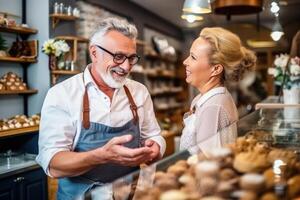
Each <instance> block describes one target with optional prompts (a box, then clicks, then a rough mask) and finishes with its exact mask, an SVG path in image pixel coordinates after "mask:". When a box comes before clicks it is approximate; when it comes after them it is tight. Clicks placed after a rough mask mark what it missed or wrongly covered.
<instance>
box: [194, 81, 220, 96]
mask: <svg viewBox="0 0 300 200" xmlns="http://www.w3.org/2000/svg"><path fill="white" fill-rule="evenodd" d="M221 86H223V84H222V83H221V82H220V80H219V79H212V80H210V81H208V82H207V83H206V84H204V85H203V86H199V87H197V89H198V91H199V92H200V94H201V95H203V94H205V93H206V92H208V91H209V90H211V89H213V88H217V87H221Z"/></svg>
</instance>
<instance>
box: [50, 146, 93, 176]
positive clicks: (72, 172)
mask: <svg viewBox="0 0 300 200" xmlns="http://www.w3.org/2000/svg"><path fill="white" fill-rule="evenodd" d="M93 157H94V156H93V154H92V153H91V151H88V152H70V151H61V152H58V153H56V154H55V155H54V156H53V158H52V159H51V161H50V164H49V172H50V174H51V176H53V177H55V178H61V177H70V176H78V175H81V174H83V173H85V172H87V171H89V170H90V169H92V168H93V167H95V165H96V162H95V161H94V158H93Z"/></svg>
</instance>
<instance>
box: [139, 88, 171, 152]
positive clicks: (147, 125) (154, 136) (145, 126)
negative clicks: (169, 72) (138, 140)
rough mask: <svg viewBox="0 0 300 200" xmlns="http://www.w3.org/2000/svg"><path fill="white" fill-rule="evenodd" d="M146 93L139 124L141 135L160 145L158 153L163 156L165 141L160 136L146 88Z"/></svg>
mask: <svg viewBox="0 0 300 200" xmlns="http://www.w3.org/2000/svg"><path fill="white" fill-rule="evenodd" d="M145 89H146V88H145ZM146 94H147V96H146V99H145V102H144V105H143V108H144V120H143V122H142V125H141V136H142V138H144V139H151V140H153V141H155V142H156V143H157V144H158V145H159V146H160V154H161V156H163V154H164V153H165V151H166V141H165V139H164V138H163V137H162V136H161V129H160V127H159V125H158V122H157V120H156V117H155V113H154V109H153V103H152V100H151V97H150V94H149V92H148V90H147V89H146Z"/></svg>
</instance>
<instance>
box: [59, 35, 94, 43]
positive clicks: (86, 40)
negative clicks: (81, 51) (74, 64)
mask: <svg viewBox="0 0 300 200" xmlns="http://www.w3.org/2000/svg"><path fill="white" fill-rule="evenodd" d="M55 39H59V40H66V41H75V40H76V41H77V42H79V43H80V42H82V43H88V42H89V39H87V38H84V37H80V36H70V35H61V36H57V37H55Z"/></svg>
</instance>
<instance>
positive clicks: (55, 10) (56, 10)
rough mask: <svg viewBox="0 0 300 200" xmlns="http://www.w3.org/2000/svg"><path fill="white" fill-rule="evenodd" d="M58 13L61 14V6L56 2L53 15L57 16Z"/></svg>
mask: <svg viewBox="0 0 300 200" xmlns="http://www.w3.org/2000/svg"><path fill="white" fill-rule="evenodd" d="M58 12H59V4H58V3H57V2H55V3H54V6H53V13H54V14H57V13H58Z"/></svg>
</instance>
